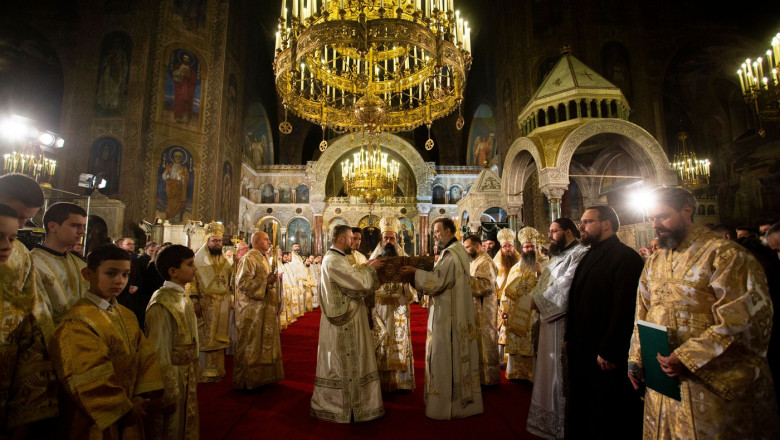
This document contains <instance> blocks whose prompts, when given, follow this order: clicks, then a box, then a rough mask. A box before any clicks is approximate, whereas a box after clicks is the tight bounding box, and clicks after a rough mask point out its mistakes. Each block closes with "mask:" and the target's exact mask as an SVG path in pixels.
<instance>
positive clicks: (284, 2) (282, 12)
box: [280, 0, 287, 17]
mask: <svg viewBox="0 0 780 440" xmlns="http://www.w3.org/2000/svg"><path fill="white" fill-rule="evenodd" d="M286 4H287V0H282V8H281V9H280V12H281V14H282V17H284V12H285V10H286V9H287V8H285V5H286Z"/></svg>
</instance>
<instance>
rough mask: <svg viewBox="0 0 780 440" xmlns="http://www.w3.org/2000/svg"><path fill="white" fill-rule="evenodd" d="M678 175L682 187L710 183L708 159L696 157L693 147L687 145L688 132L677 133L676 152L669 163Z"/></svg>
mask: <svg viewBox="0 0 780 440" xmlns="http://www.w3.org/2000/svg"><path fill="white" fill-rule="evenodd" d="M669 165H670V166H671V167H672V169H674V170H675V171H677V173H678V174H679V175H680V180H682V184H683V186H684V187H686V188H688V189H696V188H701V187H704V186H706V185H708V184H709V183H710V160H709V159H701V160H699V159H697V158H696V153H695V152H694V151H693V149H691V148H689V147H688V133H687V132H685V131H681V132H680V133H678V134H677V152H676V153H675V154H674V159H673V162H672V163H671V164H669Z"/></svg>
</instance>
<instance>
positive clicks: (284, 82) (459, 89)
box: [274, 0, 472, 150]
mask: <svg viewBox="0 0 780 440" xmlns="http://www.w3.org/2000/svg"><path fill="white" fill-rule="evenodd" d="M470 33H471V31H470V29H469V27H468V22H467V21H465V20H464V19H463V18H462V17H461V16H460V13H459V11H456V10H455V7H454V0H395V1H391V0H282V9H281V18H280V19H279V26H278V32H277V34H276V57H275V59H274V73H275V76H276V89H277V91H278V93H279V96H280V97H281V98H282V105H283V107H284V110H285V120H284V121H283V122H282V123H281V124H280V125H279V130H280V131H281V132H282V133H285V134H288V133H290V132H291V131H292V126H291V124H290V123H289V122H288V121H287V111H288V110H289V111H292V112H293V113H295V114H297V115H298V116H300V117H301V118H303V119H306V120H309V121H311V122H313V123H315V124H318V125H320V126H321V127H322V129H323V141H322V143H321V144H320V149H321V150H324V149H325V148H327V142H326V141H325V139H324V132H325V129H326V128H330V129H332V130H334V131H336V132H356V131H367V132H370V133H377V132H380V131H387V132H398V131H408V130H412V129H414V128H416V127H419V126H421V125H427V126H428V131H429V134H430V126H431V124H432V122H433V121H434V120H436V119H439V118H441V117H444V116H446V115H448V114H449V113H451V112H452V111H454V110H455V109H456V108H458V109H461V108H462V103H463V94H464V90H465V85H466V75H467V73H468V71H469V69H470V67H471V60H472V59H471V38H470ZM457 127H458V129H460V128H462V127H463V118H462V115H461V117H459V118H458V122H457ZM426 148H428V149H431V148H433V141H432V140H431V139H430V135H429V139H428V142H427V143H426Z"/></svg>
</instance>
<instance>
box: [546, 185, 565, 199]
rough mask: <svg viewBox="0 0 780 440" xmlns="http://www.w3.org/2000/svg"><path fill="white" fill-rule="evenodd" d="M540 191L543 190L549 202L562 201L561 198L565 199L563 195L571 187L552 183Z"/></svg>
mask: <svg viewBox="0 0 780 440" xmlns="http://www.w3.org/2000/svg"><path fill="white" fill-rule="evenodd" d="M539 189H541V190H542V193H544V195H545V196H547V198H548V199H549V200H561V197H563V193H564V192H566V190H567V189H569V186H568V185H562V184H555V183H550V184H547V185H543V186H542V187H541V188H539Z"/></svg>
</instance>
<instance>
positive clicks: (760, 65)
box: [755, 57, 764, 78]
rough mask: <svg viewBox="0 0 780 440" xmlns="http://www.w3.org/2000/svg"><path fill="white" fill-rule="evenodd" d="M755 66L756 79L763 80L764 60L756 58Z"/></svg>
mask: <svg viewBox="0 0 780 440" xmlns="http://www.w3.org/2000/svg"><path fill="white" fill-rule="evenodd" d="M755 64H757V65H758V77H759V78H763V77H764V60H762V59H761V57H758V59H757V60H756V62H755Z"/></svg>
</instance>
